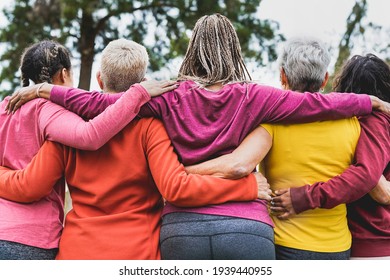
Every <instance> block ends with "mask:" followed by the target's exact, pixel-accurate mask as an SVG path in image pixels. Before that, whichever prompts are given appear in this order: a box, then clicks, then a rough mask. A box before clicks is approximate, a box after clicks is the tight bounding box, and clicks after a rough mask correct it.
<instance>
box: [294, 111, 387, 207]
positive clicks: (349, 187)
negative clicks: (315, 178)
mask: <svg viewBox="0 0 390 280" xmlns="http://www.w3.org/2000/svg"><path fill="white" fill-rule="evenodd" d="M359 122H360V125H361V133H360V138H359V141H358V144H357V146H356V151H355V163H354V164H353V165H351V166H350V167H349V168H348V169H346V170H345V171H344V172H343V173H342V174H341V175H339V176H336V177H334V178H332V179H330V180H329V181H327V182H319V183H316V184H313V185H311V186H310V185H305V186H303V187H299V188H291V189H290V191H291V200H292V203H293V207H294V210H295V212H296V213H300V212H303V211H305V210H308V209H314V208H317V207H320V208H333V207H335V206H337V205H339V204H341V203H350V202H353V201H355V200H357V199H359V198H361V197H362V196H364V195H365V194H367V193H368V192H369V191H371V190H372V189H373V188H374V187H375V185H376V184H377V183H378V181H379V178H380V176H381V175H382V173H383V171H384V170H385V168H386V166H387V165H388V164H389V160H390V141H389V139H390V128H389V120H388V119H387V117H386V116H385V115H384V114H382V113H373V114H371V115H368V116H366V117H362V118H360V119H359Z"/></svg>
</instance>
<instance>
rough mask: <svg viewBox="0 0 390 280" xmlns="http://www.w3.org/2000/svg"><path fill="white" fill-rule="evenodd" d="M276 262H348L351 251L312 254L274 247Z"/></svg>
mask: <svg viewBox="0 0 390 280" xmlns="http://www.w3.org/2000/svg"><path fill="white" fill-rule="evenodd" d="M275 248H276V259H277V260H349V256H350V254H351V250H347V251H342V252H334V253H327V252H314V251H307V250H300V249H294V248H289V247H284V246H280V245H275Z"/></svg>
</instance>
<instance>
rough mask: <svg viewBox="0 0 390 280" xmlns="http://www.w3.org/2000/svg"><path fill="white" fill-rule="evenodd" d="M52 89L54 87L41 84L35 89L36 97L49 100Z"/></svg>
mask: <svg viewBox="0 0 390 280" xmlns="http://www.w3.org/2000/svg"><path fill="white" fill-rule="evenodd" d="M53 87H54V86H53V85H52V84H48V83H43V84H42V85H40V86H39V88H38V89H37V95H38V96H39V97H41V98H45V99H50V93H51V90H52V89H53Z"/></svg>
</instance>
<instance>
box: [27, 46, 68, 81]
mask: <svg viewBox="0 0 390 280" xmlns="http://www.w3.org/2000/svg"><path fill="white" fill-rule="evenodd" d="M63 68H66V69H70V68H71V61H70V53H69V51H68V50H67V49H66V48H65V47H64V46H62V45H60V44H58V43H57V42H54V41H49V40H44V41H41V42H39V43H36V44H34V45H32V46H30V47H29V48H27V49H26V50H25V51H24V53H23V55H22V58H21V66H20V71H21V80H22V86H28V85H29V80H32V81H33V82H34V83H42V82H48V83H52V79H53V76H54V75H55V74H56V73H57V72H58V71H59V70H61V69H63Z"/></svg>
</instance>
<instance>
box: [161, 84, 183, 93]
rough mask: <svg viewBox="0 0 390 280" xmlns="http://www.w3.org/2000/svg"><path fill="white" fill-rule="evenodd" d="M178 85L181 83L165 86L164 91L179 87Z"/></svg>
mask: <svg viewBox="0 0 390 280" xmlns="http://www.w3.org/2000/svg"><path fill="white" fill-rule="evenodd" d="M178 86H179V85H172V86H169V87H165V88H163V90H164V92H167V91H171V90H174V89H177V87H178Z"/></svg>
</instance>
